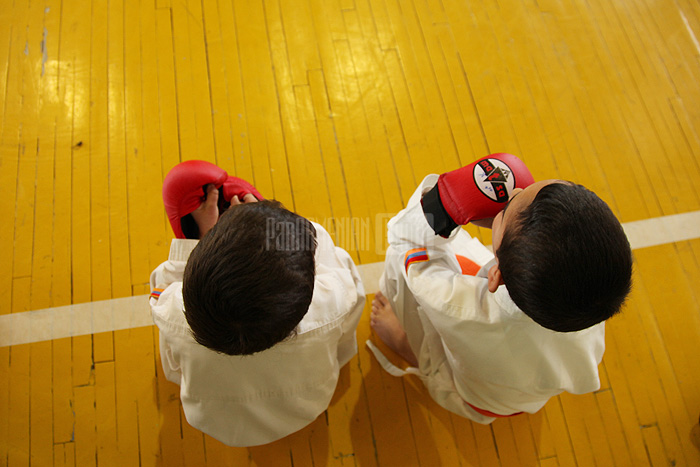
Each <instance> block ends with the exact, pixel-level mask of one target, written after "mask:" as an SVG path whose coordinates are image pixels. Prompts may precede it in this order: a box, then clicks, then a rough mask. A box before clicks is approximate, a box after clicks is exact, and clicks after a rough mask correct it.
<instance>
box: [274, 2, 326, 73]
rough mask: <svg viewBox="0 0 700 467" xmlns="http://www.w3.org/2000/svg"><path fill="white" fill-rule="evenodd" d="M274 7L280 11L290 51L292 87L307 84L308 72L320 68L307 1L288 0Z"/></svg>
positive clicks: (309, 7)
mask: <svg viewBox="0 0 700 467" xmlns="http://www.w3.org/2000/svg"><path fill="white" fill-rule="evenodd" d="M271 3H275V2H271ZM276 7H278V8H279V10H280V16H281V18H282V27H283V29H284V35H285V39H286V44H287V48H288V50H290V51H291V53H289V54H288V60H289V68H290V72H291V82H292V85H293V86H298V85H305V84H308V76H307V73H308V71H309V70H317V69H320V68H321V60H320V58H319V54H318V47H317V46H316V41H315V37H314V30H313V28H309V27H308V26H309V25H310V24H312V16H311V15H312V13H311V8H312V7H311V5H310V4H309V2H308V1H302V2H295V1H290V0H280V1H279V5H278V6H277V5H276ZM266 8H267V4H266Z"/></svg>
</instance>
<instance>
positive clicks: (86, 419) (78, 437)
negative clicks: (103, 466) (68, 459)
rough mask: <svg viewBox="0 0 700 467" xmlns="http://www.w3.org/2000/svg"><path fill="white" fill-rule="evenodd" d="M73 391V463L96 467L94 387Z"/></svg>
mask: <svg viewBox="0 0 700 467" xmlns="http://www.w3.org/2000/svg"><path fill="white" fill-rule="evenodd" d="M74 391H75V409H74V410H75V419H76V423H75V463H76V465H80V466H83V465H84V466H88V467H89V466H96V465H97V423H98V420H97V418H96V414H95V386H93V385H86V386H79V387H76V388H75V389H74Z"/></svg>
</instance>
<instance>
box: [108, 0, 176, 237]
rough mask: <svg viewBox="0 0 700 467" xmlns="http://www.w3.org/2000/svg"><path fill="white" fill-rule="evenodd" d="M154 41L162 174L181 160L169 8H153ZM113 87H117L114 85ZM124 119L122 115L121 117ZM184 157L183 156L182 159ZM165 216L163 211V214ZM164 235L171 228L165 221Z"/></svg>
mask: <svg viewBox="0 0 700 467" xmlns="http://www.w3.org/2000/svg"><path fill="white" fill-rule="evenodd" d="M154 21H155V41H156V42H155V43H156V44H157V50H158V53H157V54H156V57H157V62H158V72H157V73H158V103H159V110H160V111H159V118H160V146H161V166H162V167H161V169H162V174H161V177H165V175H166V174H167V172H168V171H170V169H171V168H172V167H174V166H175V165H176V164H177V163H179V162H180V161H181V154H180V144H179V140H178V131H179V129H178V106H177V87H176V80H175V62H174V52H173V28H172V22H171V14H170V9H169V8H157V9H156V11H155V20H154ZM115 88H116V87H115ZM122 118H123V117H122ZM183 160H184V159H183ZM163 218H164V219H165V212H164V213H163ZM164 224H166V225H165V229H166V237H170V235H171V234H172V230H171V229H170V225H169V223H168V222H164Z"/></svg>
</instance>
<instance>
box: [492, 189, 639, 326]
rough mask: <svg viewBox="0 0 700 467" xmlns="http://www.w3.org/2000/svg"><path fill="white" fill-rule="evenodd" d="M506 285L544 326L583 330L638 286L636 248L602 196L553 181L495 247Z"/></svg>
mask: <svg viewBox="0 0 700 467" xmlns="http://www.w3.org/2000/svg"><path fill="white" fill-rule="evenodd" d="M496 256H497V257H498V264H499V269H500V271H501V275H502V277H503V282H504V283H505V285H506V287H507V288H508V293H509V294H510V297H511V298H512V299H513V301H514V302H515V304H516V305H518V307H519V308H520V309H521V310H522V311H523V312H524V313H525V314H527V315H528V316H529V317H530V318H532V319H533V320H534V321H535V322H537V323H538V324H540V325H541V326H544V327H545V328H548V329H551V330H554V331H560V332H570V331H580V330H582V329H586V328H588V327H590V326H593V325H595V324H597V323H600V322H602V321H604V320H606V319H608V318H610V317H611V316H613V315H614V314H616V313H617V312H618V311H619V310H620V308H621V307H622V304H623V303H624V302H625V299H626V297H627V295H628V294H629V292H630V290H631V287H632V250H631V248H630V245H629V242H628V240H627V237H626V236H625V232H624V231H623V229H622V226H621V225H620V222H619V221H618V220H617V218H616V217H615V215H614V214H613V213H612V211H611V210H610V208H609V207H608V205H607V204H605V202H603V200H601V199H600V198H599V197H598V196H597V195H596V194H595V193H593V192H591V191H589V190H587V189H586V188H584V187H583V186H581V185H575V184H571V183H553V184H550V185H546V186H544V187H542V188H541V189H540V191H539V192H538V193H537V196H536V197H535V199H534V200H533V202H532V203H531V204H530V205H529V206H527V207H526V208H525V209H523V210H522V211H521V212H520V213H519V215H518V216H517V218H515V219H514V221H513V222H512V224H509V225H508V226H507V227H506V231H505V232H504V234H503V239H502V241H501V245H500V246H499V248H498V251H497V252H496Z"/></svg>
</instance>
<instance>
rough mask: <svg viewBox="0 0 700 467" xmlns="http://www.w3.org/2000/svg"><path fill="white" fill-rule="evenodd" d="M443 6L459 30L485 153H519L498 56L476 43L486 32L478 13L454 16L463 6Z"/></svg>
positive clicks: (490, 47)
mask: <svg viewBox="0 0 700 467" xmlns="http://www.w3.org/2000/svg"><path fill="white" fill-rule="evenodd" d="M445 5H446V9H447V11H448V14H450V16H451V17H452V18H454V20H453V21H454V27H455V28H456V31H459V33H456V34H455V42H456V45H457V49H458V51H459V54H460V56H461V57H462V65H463V66H464V70H465V73H466V75H467V77H468V79H469V86H470V89H471V91H472V95H473V97H474V102H475V108H476V112H478V115H479V120H480V122H481V125H482V128H483V131H484V135H485V139H486V141H487V146H486V147H487V151H488V152H520V144H519V142H518V139H517V137H516V135H515V133H514V130H513V126H512V123H511V122H510V117H509V114H508V111H507V108H506V106H505V103H504V101H503V95H502V90H501V88H500V87H499V84H498V78H497V73H500V70H499V68H498V67H497V66H496V64H495V63H493V62H494V61H495V60H496V55H497V53H496V51H495V49H494V45H493V44H491V43H490V42H489V41H484V42H483V43H482V42H481V41H479V40H475V38H480V37H482V36H483V35H484V34H485V33H486V31H483V28H484V27H485V26H484V21H483V18H478V17H477V16H476V13H477V12H472V14H470V15H464V14H460V15H459V16H457V14H456V12H457V11H462V10H463V7H462V6H461V5H460V4H459V3H458V2H456V1H454V2H445ZM463 162H465V163H466V161H463Z"/></svg>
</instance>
